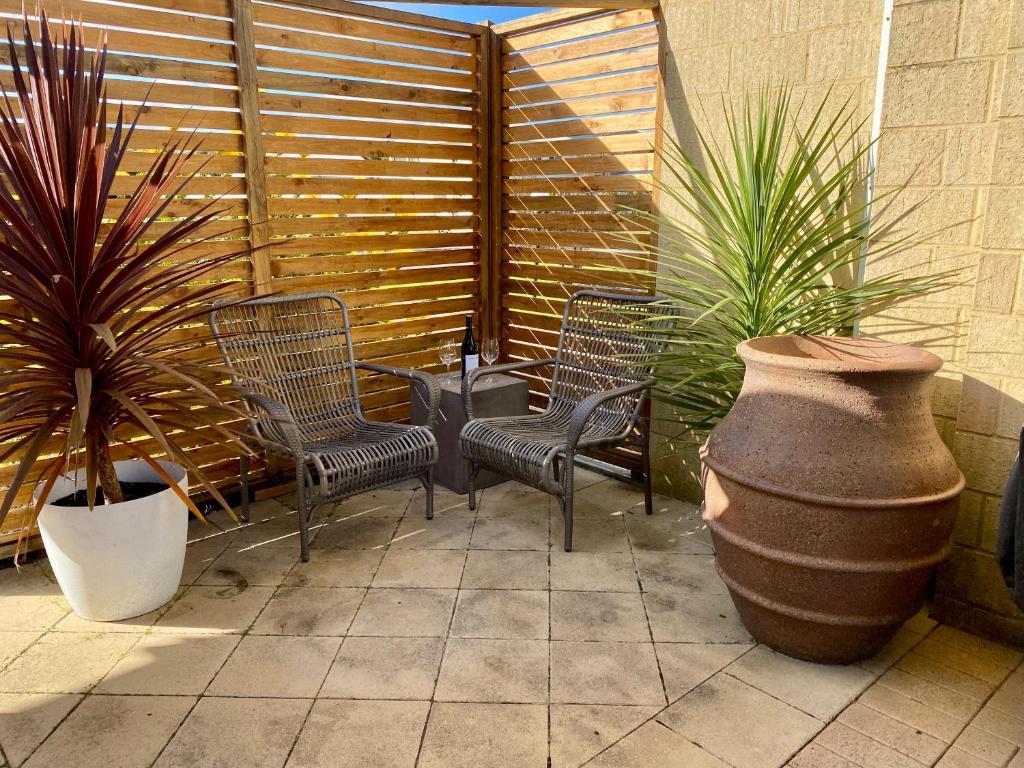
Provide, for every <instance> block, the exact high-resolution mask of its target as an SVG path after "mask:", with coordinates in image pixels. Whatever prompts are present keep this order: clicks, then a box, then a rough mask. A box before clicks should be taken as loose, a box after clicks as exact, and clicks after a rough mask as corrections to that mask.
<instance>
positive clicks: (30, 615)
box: [0, 594, 71, 632]
mask: <svg viewBox="0 0 1024 768" xmlns="http://www.w3.org/2000/svg"><path fill="white" fill-rule="evenodd" d="M70 610H71V609H70V608H69V607H68V604H67V601H65V600H64V598H63V597H62V596H60V594H56V595H52V594H51V595H8V596H5V597H3V598H0V627H3V628H4V629H5V630H7V631H14V630H17V631H20V632H32V631H36V630H39V631H42V630H45V629H49V628H50V627H52V626H53V625H54V624H56V623H57V622H58V621H60V620H61V619H63V618H64V617H65V616H66V615H67V614H68V613H69V612H70Z"/></svg>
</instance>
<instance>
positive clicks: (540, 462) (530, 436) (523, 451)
mask: <svg viewBox="0 0 1024 768" xmlns="http://www.w3.org/2000/svg"><path fill="white" fill-rule="evenodd" d="M571 415H572V413H571V412H568V411H561V412H559V411H545V412H544V413H535V414H529V415H526V416H497V417H494V418H489V419H473V420H472V421H470V422H469V423H468V424H466V426H465V427H463V428H462V433H461V434H460V435H459V447H460V449H461V450H462V455H463V456H464V457H465V458H467V459H469V460H471V461H473V462H476V463H477V464H479V465H481V466H485V467H488V468H489V469H493V470H496V471H498V472H501V473H502V474H504V475H508V476H514V477H515V479H517V480H520V481H522V482H524V483H527V484H529V485H533V486H543V485H545V484H549V483H553V482H554V474H553V462H548V466H545V461H546V460H547V459H548V457H549V456H554V455H559V456H561V455H564V448H565V444H566V441H567V439H568V435H569V419H570V417H571ZM625 426H626V424H625V422H624V421H623V420H621V419H615V420H609V419H596V420H594V421H592V422H591V423H589V424H588V425H587V427H586V428H585V429H584V431H583V435H582V436H581V438H580V445H581V446H582V447H585V446H587V445H588V444H591V443H594V442H602V441H604V440H609V439H612V438H615V437H617V436H619V435H621V432H622V430H623V429H624V427H625Z"/></svg>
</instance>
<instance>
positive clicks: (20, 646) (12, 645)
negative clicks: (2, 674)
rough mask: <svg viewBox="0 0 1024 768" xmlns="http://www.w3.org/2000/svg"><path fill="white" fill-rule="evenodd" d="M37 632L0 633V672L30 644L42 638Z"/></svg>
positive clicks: (40, 633)
mask: <svg viewBox="0 0 1024 768" xmlns="http://www.w3.org/2000/svg"><path fill="white" fill-rule="evenodd" d="M42 635H43V633H42V632H41V631H39V630H36V631H32V632H2V631H0V670H2V669H3V668H4V667H6V666H7V665H8V664H10V663H11V662H12V661H13V660H14V659H16V658H17V657H18V656H19V655H21V653H22V652H23V651H24V650H25V649H26V648H28V647H29V646H30V645H32V643H34V642H35V641H36V640H38V639H39V638H40V637H42Z"/></svg>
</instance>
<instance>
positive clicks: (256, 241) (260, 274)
mask: <svg viewBox="0 0 1024 768" xmlns="http://www.w3.org/2000/svg"><path fill="white" fill-rule="evenodd" d="M231 14H232V19H233V21H234V24H233V31H234V39H235V66H236V67H237V78H238V106H239V109H240V111H241V121H242V142H243V143H242V146H243V151H244V153H245V188H246V194H247V196H248V208H249V244H250V245H251V246H252V247H253V248H258V249H259V250H257V251H255V252H254V253H253V254H252V257H251V258H252V268H253V271H252V280H253V293H255V294H257V295H259V294H265V293H269V292H270V290H271V283H272V281H273V273H272V271H271V266H270V253H269V249H268V248H267V244H268V243H269V242H270V228H269V224H268V220H269V218H270V215H269V209H268V207H267V172H266V166H265V164H264V154H263V129H262V126H261V124H260V95H259V80H258V76H257V71H256V40H255V37H254V34H253V17H252V0H231Z"/></svg>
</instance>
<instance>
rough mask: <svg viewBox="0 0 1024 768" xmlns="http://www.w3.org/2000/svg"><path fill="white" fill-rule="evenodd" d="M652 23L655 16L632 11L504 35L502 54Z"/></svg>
mask: <svg viewBox="0 0 1024 768" xmlns="http://www.w3.org/2000/svg"><path fill="white" fill-rule="evenodd" d="M651 21H654V14H653V13H652V12H651V11H649V10H646V11H631V12H626V13H606V14H603V15H601V16H597V17H596V18H589V19H583V20H577V21H574V22H573V23H571V24H568V23H563V24H553V25H549V26H547V27H546V28H544V29H535V30H533V31H524V32H519V33H512V34H508V33H506V34H504V35H502V40H501V50H502V51H504V52H505V53H512V52H515V51H522V50H524V49H526V48H536V47H537V46H540V45H551V44H552V43H561V42H564V41H566V40H575V39H577V38H580V37H587V36H588V35H599V34H602V33H606V32H612V31H614V30H617V29H624V28H626V27H635V26H637V25H639V24H646V23H649V22H651Z"/></svg>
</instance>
